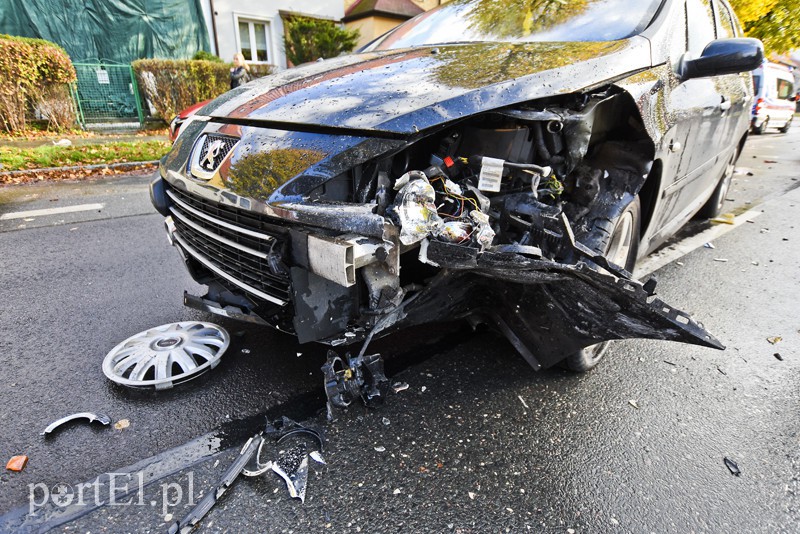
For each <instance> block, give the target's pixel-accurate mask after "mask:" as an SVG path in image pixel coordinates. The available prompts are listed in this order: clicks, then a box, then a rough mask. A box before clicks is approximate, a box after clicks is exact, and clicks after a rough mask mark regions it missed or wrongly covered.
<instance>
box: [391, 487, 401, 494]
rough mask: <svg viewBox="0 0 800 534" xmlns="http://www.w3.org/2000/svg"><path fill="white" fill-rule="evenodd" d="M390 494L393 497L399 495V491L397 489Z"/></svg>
mask: <svg viewBox="0 0 800 534" xmlns="http://www.w3.org/2000/svg"><path fill="white" fill-rule="evenodd" d="M392 494H393V495H400V489H399V488H398V489H395V490H394V491H393V492H392Z"/></svg>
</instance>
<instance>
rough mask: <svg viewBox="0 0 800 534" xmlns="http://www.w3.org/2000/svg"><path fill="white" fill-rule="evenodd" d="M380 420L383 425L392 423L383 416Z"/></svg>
mask: <svg viewBox="0 0 800 534" xmlns="http://www.w3.org/2000/svg"><path fill="white" fill-rule="evenodd" d="M381 422H382V423H383V425H384V426H389V425H391V424H392V422H391V421H389V418H388V417H384V418H383V419H381Z"/></svg>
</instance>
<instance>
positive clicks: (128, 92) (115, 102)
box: [73, 62, 144, 127]
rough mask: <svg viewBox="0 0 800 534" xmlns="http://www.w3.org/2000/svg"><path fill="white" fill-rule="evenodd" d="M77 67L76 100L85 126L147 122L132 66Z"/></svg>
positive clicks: (97, 65)
mask: <svg viewBox="0 0 800 534" xmlns="http://www.w3.org/2000/svg"><path fill="white" fill-rule="evenodd" d="M74 65H75V71H76V73H77V75H78V82H77V84H76V87H75V89H74V91H73V98H74V99H75V107H76V108H77V109H78V119H79V120H80V123H81V125H82V126H84V127H91V126H100V125H102V124H107V123H116V124H118V123H133V122H136V123H138V124H139V126H141V125H142V124H143V123H144V116H143V114H142V103H141V100H140V99H139V90H138V88H137V86H136V77H135V76H134V74H133V69H132V68H131V66H130V65H120V64H116V63H108V62H99V63H74Z"/></svg>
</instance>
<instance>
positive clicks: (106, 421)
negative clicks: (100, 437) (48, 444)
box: [41, 412, 111, 436]
mask: <svg viewBox="0 0 800 534" xmlns="http://www.w3.org/2000/svg"><path fill="white" fill-rule="evenodd" d="M76 419H86V420H87V422H89V423H92V422H94V421H97V422H98V423H100V424H103V425H106V426H107V425H110V424H111V418H110V417H108V416H107V415H103V414H99V413H92V412H79V413H74V414H72V415H68V416H66V417H62V418H61V419H58V420H57V421H53V422H52V423H50V424H49V425H47V428H45V429H44V430H43V431H42V432H41V435H42V436H46V435H48V434H50V433H51V432H52V431H53V430H55V429H56V428H58V427H60V426H61V425H63V424H65V423H68V422H70V421H74V420H76Z"/></svg>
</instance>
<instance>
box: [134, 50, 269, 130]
mask: <svg viewBox="0 0 800 534" xmlns="http://www.w3.org/2000/svg"><path fill="white" fill-rule="evenodd" d="M230 67H231V65H230V64H228V63H218V62H215V61H206V60H169V59H140V60H137V61H134V62H133V70H134V72H135V73H136V78H137V80H138V81H139V87H140V88H141V89H142V91H143V92H144V95H145V98H146V99H147V100H148V102H150V104H152V106H153V108H155V110H156V113H157V114H158V115H159V116H160V117H161V118H162V119H163V120H164V121H167V122H168V121H170V120H171V119H172V117H174V116H175V115H177V114H178V113H179V112H180V111H181V110H182V109H184V108H187V107H189V106H191V105H192V104H196V103H198V102H202V101H204V100H209V99H211V98H216V97H217V96H219V95H221V94H222V93H224V92H225V91H228V90H229V89H230ZM267 67H268V68H267V69H265V70H266V72H263V71H262V72H263V74H262V72H256V70H255V69H254V70H253V73H254V74H253V75H254V76H257V75H258V74H261V75H264V74H269V72H270V70H271V67H269V66H267Z"/></svg>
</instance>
